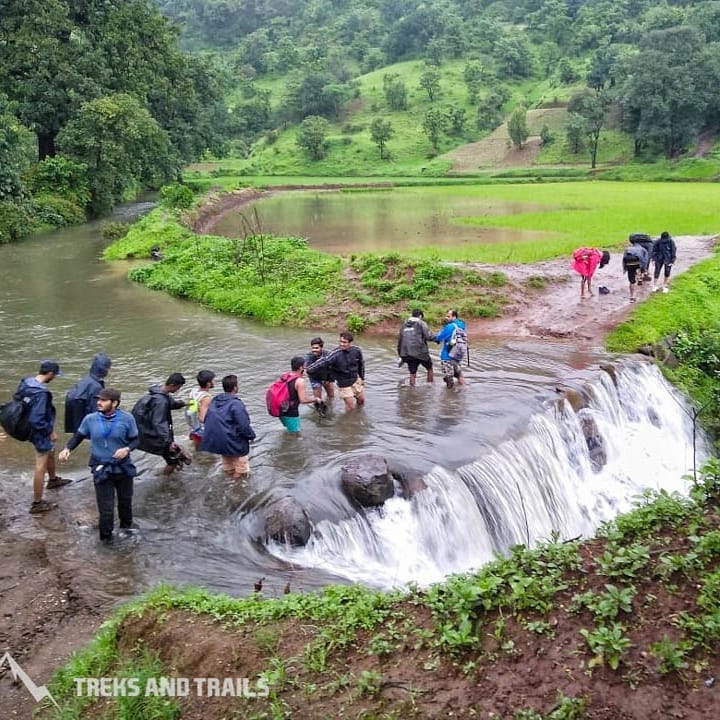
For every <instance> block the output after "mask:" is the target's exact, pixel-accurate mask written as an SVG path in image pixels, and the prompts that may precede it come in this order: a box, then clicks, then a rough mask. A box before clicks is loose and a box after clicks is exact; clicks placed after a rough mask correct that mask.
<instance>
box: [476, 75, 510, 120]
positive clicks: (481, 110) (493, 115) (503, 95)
mask: <svg viewBox="0 0 720 720" xmlns="http://www.w3.org/2000/svg"><path fill="white" fill-rule="evenodd" d="M509 96H510V93H509V92H508V90H507V88H506V87H505V86H504V85H500V86H498V87H496V88H494V89H492V90H491V91H490V92H489V93H488V94H487V96H486V97H485V98H484V99H483V100H481V101H480V102H479V103H478V108H477V120H476V127H477V129H478V130H494V129H495V128H496V127H499V126H500V125H502V121H503V105H504V104H505V103H506V102H507V100H508V99H509Z"/></svg>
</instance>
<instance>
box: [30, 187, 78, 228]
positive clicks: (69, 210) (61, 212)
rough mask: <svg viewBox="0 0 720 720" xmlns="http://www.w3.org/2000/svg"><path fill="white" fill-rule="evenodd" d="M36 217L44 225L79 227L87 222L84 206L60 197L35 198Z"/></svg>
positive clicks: (41, 196)
mask: <svg viewBox="0 0 720 720" xmlns="http://www.w3.org/2000/svg"><path fill="white" fill-rule="evenodd" d="M33 206H34V208H35V216H36V217H37V219H38V221H39V222H40V223H41V224H43V225H55V226H56V227H62V226H64V225H79V224H80V223H84V222H85V221H86V220H87V217H86V216H85V210H84V208H83V207H82V206H80V205H78V204H77V203H75V202H73V201H72V200H69V199H67V198H64V197H60V196H58V195H40V196H37V197H34V198H33Z"/></svg>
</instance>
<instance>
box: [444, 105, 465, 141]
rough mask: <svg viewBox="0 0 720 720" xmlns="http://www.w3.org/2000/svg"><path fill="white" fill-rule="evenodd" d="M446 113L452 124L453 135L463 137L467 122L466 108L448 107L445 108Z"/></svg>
mask: <svg viewBox="0 0 720 720" xmlns="http://www.w3.org/2000/svg"><path fill="white" fill-rule="evenodd" d="M445 112H446V113H447V119H448V122H449V123H450V132H451V133H452V134H453V135H461V134H462V132H463V130H464V129H465V122H466V120H467V118H466V117H465V115H466V111H465V108H462V107H458V106H457V105H448V106H447V108H445Z"/></svg>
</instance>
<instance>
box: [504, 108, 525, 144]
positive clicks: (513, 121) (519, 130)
mask: <svg viewBox="0 0 720 720" xmlns="http://www.w3.org/2000/svg"><path fill="white" fill-rule="evenodd" d="M507 128H508V135H510V140H512V144H513V145H514V146H515V147H516V148H522V146H523V143H524V142H525V141H526V140H527V139H528V134H529V132H528V126H527V110H526V109H525V108H524V107H522V106H521V107H518V108H516V109H515V111H514V112H513V114H512V115H511V116H510V120H508V124H507Z"/></svg>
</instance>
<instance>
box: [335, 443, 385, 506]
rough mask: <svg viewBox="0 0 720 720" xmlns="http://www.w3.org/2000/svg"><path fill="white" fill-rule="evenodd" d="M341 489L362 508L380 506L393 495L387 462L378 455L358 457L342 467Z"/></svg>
mask: <svg viewBox="0 0 720 720" xmlns="http://www.w3.org/2000/svg"><path fill="white" fill-rule="evenodd" d="M341 482H342V488H343V490H344V491H345V493H346V494H347V495H348V496H349V497H350V498H351V499H352V500H354V501H355V502H357V503H358V504H359V505H362V506H363V507H375V506H377V505H382V504H383V503H384V502H385V501H386V500H387V499H388V498H391V497H392V496H393V495H394V494H395V486H394V484H393V476H392V475H391V474H390V470H389V468H388V464H387V460H385V458H383V457H380V456H379V455H358V456H357V457H355V458H353V459H352V460H350V461H349V462H348V463H346V464H345V465H343V467H342V476H341Z"/></svg>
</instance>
